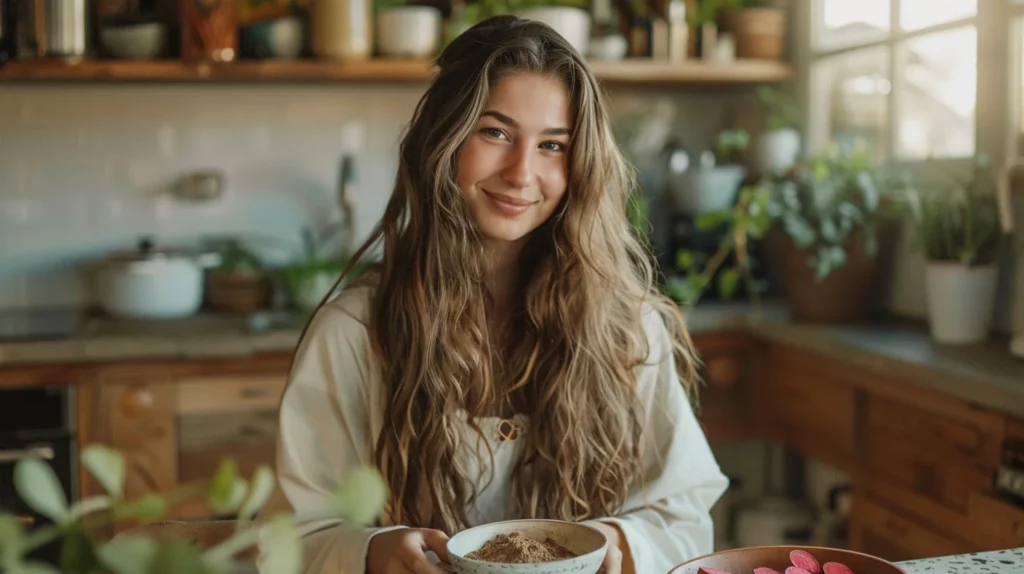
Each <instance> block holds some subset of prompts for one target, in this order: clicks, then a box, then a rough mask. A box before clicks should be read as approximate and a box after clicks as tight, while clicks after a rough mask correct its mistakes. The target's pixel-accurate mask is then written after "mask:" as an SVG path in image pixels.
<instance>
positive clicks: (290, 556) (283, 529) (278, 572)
mask: <svg viewBox="0 0 1024 574" xmlns="http://www.w3.org/2000/svg"><path fill="white" fill-rule="evenodd" d="M260 550H261V554H262V561H263V564H262V565H261V567H260V570H261V571H263V572H273V573H274V574H298V572H299V569H300V568H301V567H302V544H301V541H300V539H299V533H298V531H297V530H296V529H295V526H294V525H293V524H292V522H291V520H290V519H289V518H288V517H286V516H278V517H274V518H273V519H271V520H269V521H268V522H267V523H266V525H265V526H264V527H263V536H262V544H261V545H260Z"/></svg>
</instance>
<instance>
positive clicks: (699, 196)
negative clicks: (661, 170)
mask: <svg viewBox="0 0 1024 574" xmlns="http://www.w3.org/2000/svg"><path fill="white" fill-rule="evenodd" d="M746 175H747V168H745V167H743V166H741V165H723V166H716V167H691V168H690V169H688V170H686V171H685V172H683V173H682V174H680V175H675V176H672V181H671V182H670V186H671V189H672V200H673V202H674V203H675V206H676V208H677V209H678V210H679V211H681V212H682V213H686V214H690V215H699V214H701V213H707V212H709V211H719V210H722V209H729V208H730V207H732V204H733V201H735V200H736V194H737V192H738V191H739V189H740V184H742V183H743V178H744V177H746Z"/></svg>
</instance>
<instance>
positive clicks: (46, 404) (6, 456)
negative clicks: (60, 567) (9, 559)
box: [0, 386, 77, 564]
mask: <svg viewBox="0 0 1024 574" xmlns="http://www.w3.org/2000/svg"><path fill="white" fill-rule="evenodd" d="M73 396H74V395H73V391H72V390H71V389H70V388H69V387H65V386H40V387H32V388H17V389H3V388H0V512H4V513H13V514H14V516H15V517H16V518H17V519H18V520H19V521H21V522H22V523H23V524H26V525H28V526H29V527H35V526H39V525H43V524H49V523H50V522H51V521H50V520H49V519H47V518H46V517H44V516H41V515H40V514H38V513H36V512H35V511H33V510H32V509H31V508H29V507H28V506H27V505H25V504H24V503H23V502H22V501H21V498H20V497H19V496H18V494H17V492H15V489H14V467H15V465H16V463H17V462H18V460H19V459H20V458H22V457H25V456H32V457H36V458H38V459H40V460H42V461H44V462H46V463H47V464H49V465H50V466H51V467H52V468H53V470H54V472H55V473H56V475H57V479H58V480H59V481H60V484H61V485H62V486H63V487H64V494H65V495H66V496H67V498H68V500H69V501H72V500H75V499H76V498H77V484H76V471H75V468H76V467H77V464H76V462H75V460H74V459H75V452H76V447H75V432H74V429H75V423H74V416H73V413H74V401H73ZM32 556H33V557H34V558H36V559H38V560H42V561H45V562H50V563H52V564H55V563H56V561H57V558H58V556H59V547H58V546H57V545H51V546H49V547H44V548H41V549H39V550H38V551H36V552H34V553H33V555H32Z"/></svg>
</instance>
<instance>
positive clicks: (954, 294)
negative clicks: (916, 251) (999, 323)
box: [925, 262, 998, 345]
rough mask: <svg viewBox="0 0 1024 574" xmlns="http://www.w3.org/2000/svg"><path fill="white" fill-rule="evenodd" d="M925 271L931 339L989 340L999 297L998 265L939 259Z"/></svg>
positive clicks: (952, 341) (956, 341) (943, 341)
mask: <svg viewBox="0 0 1024 574" xmlns="http://www.w3.org/2000/svg"><path fill="white" fill-rule="evenodd" d="M926 273H927V275H926V280H925V281H926V282H925V289H926V290H927V293H928V320H929V323H930V325H931V333H932V338H933V339H934V340H935V341H936V342H937V343H941V344H944V345H970V344H975V343H980V342H982V341H984V340H985V339H987V338H988V334H989V328H990V327H991V325H992V312H993V308H994V306H995V299H996V280H997V277H998V273H997V270H996V267H995V266H994V265H990V266H986V267H965V266H963V265H960V264H958V263H938V262H936V263H929V264H928V269H927V271H926Z"/></svg>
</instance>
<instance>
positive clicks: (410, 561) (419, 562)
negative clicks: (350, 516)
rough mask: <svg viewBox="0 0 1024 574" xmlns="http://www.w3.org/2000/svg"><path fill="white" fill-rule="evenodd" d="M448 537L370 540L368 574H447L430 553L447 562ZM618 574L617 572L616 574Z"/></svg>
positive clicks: (424, 533)
mask: <svg viewBox="0 0 1024 574" xmlns="http://www.w3.org/2000/svg"><path fill="white" fill-rule="evenodd" d="M447 542H448V536H447V535H446V534H445V533H444V532H441V531H440V530H431V529H429V528H401V529H398V530H389V531H387V532H382V533H380V534H377V535H375V536H374V537H373V538H371V539H370V548H369V549H368V551H367V553H366V572H367V574H445V570H444V569H442V568H441V567H440V566H437V565H435V564H431V563H430V560H429V559H428V558H427V551H428V550H433V552H434V554H437V557H438V558H440V559H441V561H442V562H445V563H447V562H448V548H447V547H446V546H445V544H446V543H447ZM616 574H617V573H616Z"/></svg>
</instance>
